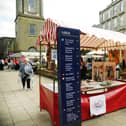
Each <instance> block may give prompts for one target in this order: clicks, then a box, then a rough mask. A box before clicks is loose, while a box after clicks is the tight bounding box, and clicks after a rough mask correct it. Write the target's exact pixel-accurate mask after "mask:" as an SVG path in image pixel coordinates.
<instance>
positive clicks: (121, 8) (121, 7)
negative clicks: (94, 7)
mask: <svg viewBox="0 0 126 126" xmlns="http://www.w3.org/2000/svg"><path fill="white" fill-rule="evenodd" d="M123 9H124V7H123V1H121V2H120V11H121V12H123Z"/></svg>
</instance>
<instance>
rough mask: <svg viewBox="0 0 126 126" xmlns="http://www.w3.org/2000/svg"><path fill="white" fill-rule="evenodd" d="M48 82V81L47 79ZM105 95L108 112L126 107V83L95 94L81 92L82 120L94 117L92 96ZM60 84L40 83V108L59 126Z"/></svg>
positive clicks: (55, 125) (54, 125)
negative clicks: (91, 104) (91, 103)
mask: <svg viewBox="0 0 126 126" xmlns="http://www.w3.org/2000/svg"><path fill="white" fill-rule="evenodd" d="M45 82H47V81H45ZM98 95H105V98H106V113H109V112H112V111H115V110H118V109H120V108H125V107H126V100H125V98H126V84H125V82H123V84H121V85H117V86H114V87H108V88H107V91H105V92H101V93H93V94H85V93H82V94H81V119H82V121H84V120H87V119H90V118H93V117H94V116H91V115H90V97H92V96H98ZM58 104H59V103H58V84H57V83H56V84H55V87H54V85H53V84H51V83H48V84H47V83H42V84H40V109H45V110H47V111H48V112H49V114H50V116H51V119H52V123H53V126H59V105H58Z"/></svg>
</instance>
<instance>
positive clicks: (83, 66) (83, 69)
mask: <svg viewBox="0 0 126 126" xmlns="http://www.w3.org/2000/svg"><path fill="white" fill-rule="evenodd" d="M80 71H81V80H83V79H87V76H86V73H87V67H86V64H85V62H84V61H83V58H82V57H81V58H80Z"/></svg>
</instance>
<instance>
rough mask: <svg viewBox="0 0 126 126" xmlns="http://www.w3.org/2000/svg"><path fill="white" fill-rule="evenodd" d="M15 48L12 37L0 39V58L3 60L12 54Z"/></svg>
mask: <svg viewBox="0 0 126 126" xmlns="http://www.w3.org/2000/svg"><path fill="white" fill-rule="evenodd" d="M15 49H16V47H15V38H13V37H0V58H5V57H7V56H8V55H9V54H11V53H13V52H14V50H15Z"/></svg>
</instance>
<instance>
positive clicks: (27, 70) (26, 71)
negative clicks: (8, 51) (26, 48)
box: [19, 58, 33, 89]
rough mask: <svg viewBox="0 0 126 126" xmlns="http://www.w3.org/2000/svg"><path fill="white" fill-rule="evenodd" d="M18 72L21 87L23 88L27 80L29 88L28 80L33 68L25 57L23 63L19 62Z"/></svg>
mask: <svg viewBox="0 0 126 126" xmlns="http://www.w3.org/2000/svg"><path fill="white" fill-rule="evenodd" d="M19 72H20V76H21V81H22V86H23V89H25V83H26V82H27V89H30V88H31V86H30V81H31V76H32V75H33V69H32V66H31V64H30V63H29V60H28V59H27V58H25V59H24V63H21V64H20V69H19Z"/></svg>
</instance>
